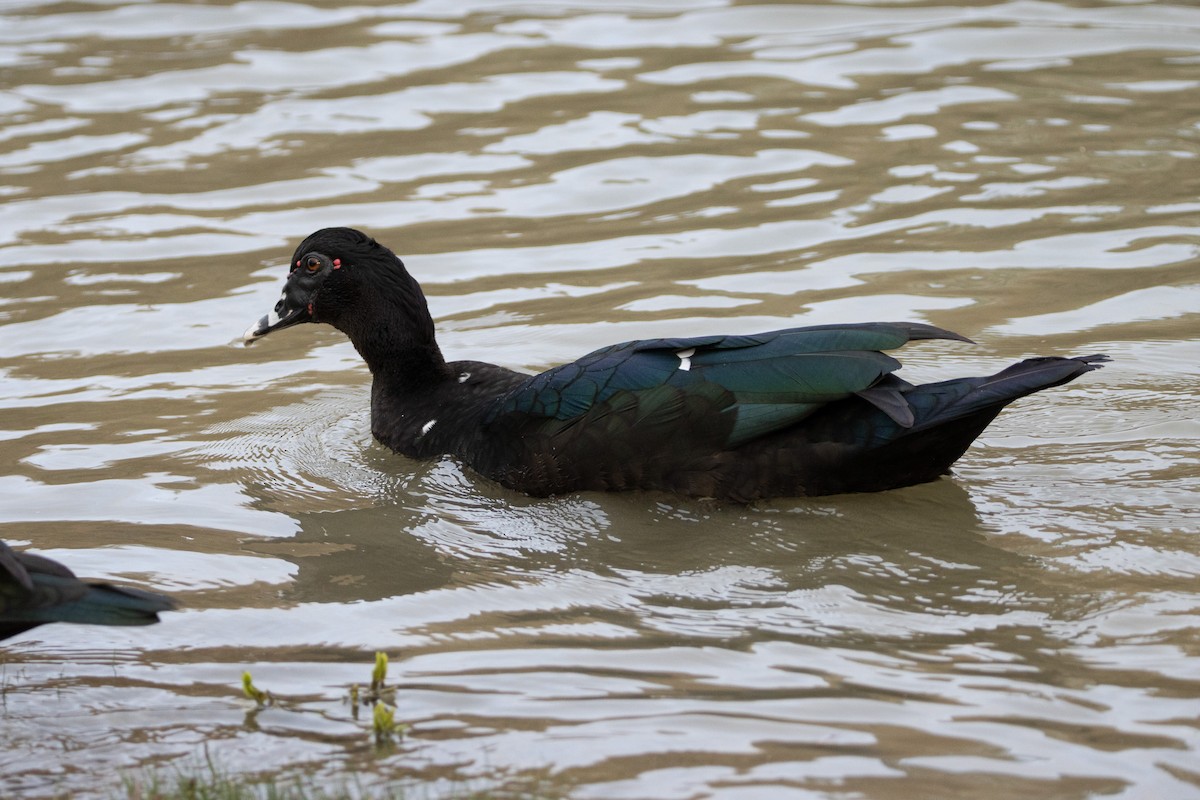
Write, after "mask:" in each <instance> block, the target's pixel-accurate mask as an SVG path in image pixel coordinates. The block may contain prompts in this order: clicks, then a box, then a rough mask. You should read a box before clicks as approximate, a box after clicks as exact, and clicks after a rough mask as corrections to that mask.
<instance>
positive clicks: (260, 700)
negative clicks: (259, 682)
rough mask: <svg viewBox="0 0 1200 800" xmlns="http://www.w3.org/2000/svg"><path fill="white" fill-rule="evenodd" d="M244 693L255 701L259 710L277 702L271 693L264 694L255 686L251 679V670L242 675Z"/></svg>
mask: <svg viewBox="0 0 1200 800" xmlns="http://www.w3.org/2000/svg"><path fill="white" fill-rule="evenodd" d="M242 693H243V694H244V695H246V697H249V698H250V699H251V700H253V701H254V702H255V704H256V705H257V706H258V707H259V708H262V707H263V706H269V705H271V704H272V703H274V702H275V698H274V697H272V696H271V693H270V692H264V691H263V690H262V689H259V688H258V687H257V686H255V685H254V679H253V678H251V677H250V670H246V671H245V672H243V673H242Z"/></svg>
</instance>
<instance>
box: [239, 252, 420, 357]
mask: <svg viewBox="0 0 1200 800" xmlns="http://www.w3.org/2000/svg"><path fill="white" fill-rule="evenodd" d="M290 267H291V271H290V272H289V273H288V276H287V282H286V283H285V284H284V286H283V292H282V293H281V294H280V296H279V302H278V303H276V304H275V307H274V308H273V309H272V310H271V311H270V313H268V314H266V315H264V316H263V317H262V318H260V319H259V320H258V321H257V322H255V323H254V324H253V325H251V326H250V327H249V328H247V329H246V332H245V333H244V334H242V340H243V341H244V342H245V343H246V344H252V343H253V342H255V341H257V340H258V339H261V338H262V337H264V336H266V335H267V334H268V333H273V332H274V331H278V330H283V329H284V328H290V327H292V326H294V325H299V324H300V323H302V322H326V323H329V324H331V325H333V326H334V327H335V328H339V329H342V330H345V327H344V325H343V322H344V321H345V319H344V318H345V317H346V316H347V313H346V312H348V311H353V310H357V309H361V308H363V307H364V306H367V305H370V302H369V301H364V300H363V299H362V297H363V295H364V289H365V288H367V287H369V286H370V285H371V284H379V283H394V282H396V279H397V278H399V279H400V282H407V281H411V279H410V278H408V274H407V273H406V272H405V270H404V265H403V264H402V263H401V262H400V259H399V258H397V257H396V255H395V254H394V253H393V252H392V251H390V250H388V249H387V248H386V247H384V246H383V245H381V244H379V243H377V242H376V241H375V240H374V239H372V238H371V237H370V236H367V235H366V234H365V233H363V232H361V231H357V230H355V229H353V228H323V229H321V230H319V231H317V232H316V233H313V234H310V235H309V236H308V237H307V238H306V239H305V240H304V241H303V242H301V243H300V246H299V247H297V248H296V251H295V252H294V253H293V254H292V260H291V263H290ZM389 273H391V274H389ZM379 288H382V287H379ZM368 294H369V292H368Z"/></svg>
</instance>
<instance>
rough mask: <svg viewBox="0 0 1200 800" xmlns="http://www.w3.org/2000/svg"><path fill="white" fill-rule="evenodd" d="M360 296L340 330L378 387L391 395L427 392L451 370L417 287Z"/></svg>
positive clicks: (423, 298)
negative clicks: (360, 305) (348, 321)
mask: <svg viewBox="0 0 1200 800" xmlns="http://www.w3.org/2000/svg"><path fill="white" fill-rule="evenodd" d="M413 288H414V291H410V292H400V293H392V292H386V293H384V292H379V293H374V294H373V295H372V296H370V297H366V298H363V301H365V302H364V303H363V305H367V306H369V307H370V308H369V312H370V313H362V312H363V311H368V309H360V311H359V312H358V313H356V314H355V316H354V321H353V322H352V323H351V324H349V325H346V326H345V327H344V328H343V330H344V331H345V333H346V334H347V335H348V336H349V337H350V341H351V342H352V343H353V344H354V348H355V349H356V350H358V354H359V355H360V356H362V358H363V361H365V362H366V363H367V367H368V368H369V369H370V370H371V375H372V376H373V377H374V379H375V384H376V386H377V387H378V388H379V389H382V390H383V391H385V392H387V393H389V394H392V395H405V394H410V393H423V392H427V391H428V390H429V389H431V388H432V387H433V386H435V385H437V384H438V383H440V382H442V381H443V380H444V379H445V378H446V376H447V375H448V374H449V373H448V371H447V368H446V360H445V359H444V358H443V357H442V351H441V349H440V348H439V347H438V345H437V340H436V339H435V338H434V331H433V318H432V317H431V316H430V315H429V307H428V306H427V305H426V303H425V297H424V296H423V295H422V294H421V291H420V289H419V288H417V287H416V286H415V282H414V286H413Z"/></svg>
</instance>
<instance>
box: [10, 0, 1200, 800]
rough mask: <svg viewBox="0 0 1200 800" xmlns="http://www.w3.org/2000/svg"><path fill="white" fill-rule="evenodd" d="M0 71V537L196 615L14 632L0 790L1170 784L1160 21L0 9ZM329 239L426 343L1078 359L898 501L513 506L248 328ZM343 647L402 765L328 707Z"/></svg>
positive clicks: (1181, 431) (1176, 356)
mask: <svg viewBox="0 0 1200 800" xmlns="http://www.w3.org/2000/svg"><path fill="white" fill-rule="evenodd" d="M0 66H2V67H3V80H2V81H0V172H2V173H3V177H4V180H3V183H2V185H0V199H2V204H0V284H2V285H3V286H2V288H3V297H2V299H0V374H2V375H3V380H2V381H0V464H2V465H3V466H2V467H0V537H2V538H3V539H4V540H6V541H9V542H11V543H14V544H16V545H19V546H28V547H30V548H31V549H36V550H37V551H39V552H43V553H46V554H48V555H50V556H52V557H54V558H58V559H61V560H62V561H64V562H66V563H68V564H69V565H70V566H71V567H73V568H74V569H75V570H76V571H77V572H78V573H79V574H81V575H86V576H91V577H105V578H111V579H117V580H121V581H125V582H128V583H131V584H134V585H138V586H142V587H145V588H150V589H153V590H158V591H167V592H171V593H173V594H175V595H177V596H178V597H179V598H180V599H181V600H182V601H183V602H184V603H185V604H186V610H184V611H182V612H180V613H177V614H172V615H170V616H169V617H168V618H167V619H166V620H165V622H164V623H163V624H161V625H158V626H155V627H153V628H145V629H91V628H72V627H65V626H51V627H44V628H41V629H39V630H36V631H34V632H32V633H29V634H25V635H23V636H22V637H20V638H18V639H15V640H12V641H10V642H7V643H6V644H5V645H4V648H3V654H2V659H3V674H2V680H3V705H2V709H3V725H0V795H3V796H16V797H30V798H40V797H53V796H57V795H63V794H66V795H70V796H72V797H91V796H99V797H103V796H107V795H108V793H109V792H110V791H111V790H112V789H113V787H118V786H119V780H120V779H119V774H118V773H119V771H120V770H121V769H128V770H133V771H135V772H136V771H137V770H138V769H141V768H145V767H147V766H150V765H163V764H167V765H181V764H190V763H196V761H197V760H202V759H203V758H204V754H205V753H207V754H208V755H209V756H211V757H212V758H213V759H214V760H215V761H217V762H219V763H221V764H222V765H224V766H225V767H227V768H228V769H230V770H233V771H235V772H247V773H252V774H253V773H263V772H265V773H268V774H283V775H288V774H296V773H309V774H313V775H316V776H317V777H318V779H319V780H325V779H328V780H330V781H336V780H337V779H338V776H341V775H345V774H347V772H349V771H353V772H355V773H357V774H359V775H360V776H362V778H363V779H365V780H367V781H368V782H370V781H374V780H378V781H391V780H398V781H402V782H404V783H409V784H414V785H415V786H416V787H417V789H416V795H415V796H422V797H423V796H442V795H449V794H453V793H454V792H459V791H461V790H462V788H463V787H464V786H468V787H474V788H488V787H510V788H512V787H518V788H520V787H529V786H536V787H538V788H539V790H540V791H544V792H546V793H548V794H556V795H565V796H570V797H573V798H580V800H584V799H587V798H654V799H655V800H671V799H673V798H680V799H681V800H682V799H684V798H688V799H689V800H690V799H691V798H750V797H755V798H757V797H762V798H768V797H769V798H793V797H795V798H812V797H870V798H911V797H936V796H950V795H954V796H956V797H978V798H993V797H998V796H1017V795H1018V794H1020V795H1024V796H1032V797H1054V798H1074V797H1091V796H1100V795H1104V796H1116V797H1130V798H1134V797H1139V798H1140V797H1164V798H1165V797H1170V798H1186V797H1200V677H1198V676H1200V635H1198V632H1200V588H1198V587H1200V582H1198V580H1197V579H1198V578H1200V522H1198V518H1200V459H1198V457H1197V442H1198V440H1200V422H1198V420H1197V414H1196V402H1195V386H1196V382H1197V379H1198V378H1200V366H1198V365H1200V334H1198V331H1200V326H1198V325H1197V322H1198V321H1200V271H1198V261H1197V256H1198V250H1200V201H1198V200H1197V197H1198V196H1200V177H1198V176H1200V165H1198V163H1197V157H1198V156H1200V114H1198V113H1197V110H1196V109H1197V106H1196V104H1195V98H1196V96H1197V90H1198V89H1200V10H1198V9H1197V8H1195V7H1194V6H1191V5H1190V4H1184V3H1180V4H1177V5H1173V4H1170V3H1073V2H1065V0H1064V2H1034V1H1029V0H1018V1H1017V2H996V3H984V2H979V3H960V4H957V5H954V6H946V5H936V4H928V3H890V2H860V3H828V4H819V3H786V4H764V5H750V4H730V3H727V2H717V1H716V0H713V1H702V2H695V0H689V1H688V2H674V1H673V0H628V2H621V3H618V4H612V3H606V2H600V0H578V2H567V3H559V2H556V3H549V2H534V1H533V0H531V1H529V2H506V1H505V0H465V1H464V2H455V3H448V2H437V1H436V0H417V2H412V3H409V4H401V5H386V4H374V3H362V4H357V5H354V6H348V7H342V6H338V5H329V6H325V5H322V4H316V3H313V4H310V5H306V4H304V3H300V2H259V1H258V0H247V2H237V3H218V4H206V5H188V4H171V3H144V4H128V5H121V4H115V3H104V2H97V3H89V4H67V5H64V4H51V3H21V2H15V3H8V4H6V5H5V6H4V8H3V10H2V11H0ZM341 224H348V225H354V226H357V227H362V228H365V229H367V230H369V231H370V232H371V233H372V234H374V235H376V236H378V237H379V238H380V239H382V240H383V241H385V242H387V243H389V244H390V245H391V246H392V247H393V248H395V249H396V250H397V251H398V252H400V253H401V254H403V255H404V257H405V260H406V263H407V264H408V266H409V268H410V270H411V271H412V272H413V274H414V275H415V276H416V277H417V278H418V279H419V280H420V281H421V282H422V284H423V285H424V287H425V289H426V291H427V293H428V294H429V298H430V304H431V307H432V310H433V312H434V314H435V316H436V318H437V321H438V325H439V331H440V341H441V343H442V346H443V349H444V351H445V352H446V355H447V357H448V358H452V359H457V358H479V359H486V360H490V361H494V362H496V363H500V364H504V365H506V366H509V367H513V368H517V369H524V370H529V371H534V370H539V369H543V368H546V367H548V366H551V365H554V364H556V363H560V362H562V361H564V360H569V359H573V358H575V357H577V356H578V355H581V354H582V353H584V352H586V351H588V350H590V349H592V348H594V347H595V346H597V345H600V344H604V343H608V342H615V341H620V340H624V339H631V338H642V337H652V336H660V335H694V334H702V333H713V332H754V331H759V330H766V329H771V328H776V327H782V326H787V325H802V324H810V323H823V322H830V321H861V320H872V319H906V320H916V321H923V322H929V323H933V324H936V325H941V326H944V327H947V328H950V329H952V330H955V331H958V332H960V333H962V334H964V335H966V336H968V337H970V338H972V339H974V340H976V341H977V342H978V343H979V344H978V345H977V346H974V347H970V346H967V345H963V344H959V343H953V342H926V343H920V344H916V345H913V346H911V347H909V348H908V349H907V350H906V351H905V353H904V355H903V358H904V360H905V364H906V366H905V369H904V372H903V374H904V375H905V377H907V378H909V379H910V380H929V379H941V378H946V377H952V376H955V375H964V374H985V373H986V372H989V371H994V370H996V369H998V368H1000V367H1002V366H1003V365H1005V364H1007V363H1010V362H1011V361H1013V360H1016V359H1019V358H1021V357H1024V356H1028V355H1033V354H1046V355H1050V354H1059V355H1081V354H1089V353H1095V352H1106V353H1108V354H1110V355H1111V356H1112V357H1113V359H1114V362H1113V363H1112V364H1111V365H1110V366H1108V367H1107V368H1106V369H1104V370H1103V371H1101V372H1098V373H1092V374H1089V375H1087V376H1085V377H1084V378H1082V379H1081V380H1079V381H1077V382H1076V383H1073V384H1071V385H1070V386H1067V387H1062V388H1058V389H1054V390H1051V391H1047V392H1044V393H1041V394H1038V395H1036V396H1034V397H1031V398H1028V399H1026V400H1023V401H1021V402H1020V403H1019V404H1017V405H1016V406H1014V407H1013V408H1012V409H1010V410H1009V411H1008V412H1006V413H1005V414H1004V415H1002V416H1001V417H1000V419H999V420H998V421H997V422H996V423H995V424H994V425H993V426H992V427H991V428H990V429H989V430H988V431H987V432H986V433H985V434H984V436H983V437H982V438H981V439H980V441H979V442H978V443H977V444H976V445H975V446H973V447H972V448H971V450H970V451H968V453H967V454H966V456H965V457H964V458H963V459H962V460H961V462H960V463H959V465H958V467H957V469H956V471H955V474H954V475H953V476H951V477H949V478H946V479H944V480H941V481H939V482H937V483H933V484H928V485H925V486H919V487H913V488H911V489H905V490H900V491H894V492H889V493H884V494H878V495H869V496H848V497H833V498H820V499H815V500H779V501H774V502H771V503H763V504H759V505H756V506H752V507H749V508H740V507H713V506H711V505H707V504H703V503H698V502H692V501H686V500H680V499H675V498H670V497H665V496H657V495H649V494H631V495H621V496H603V495H596V494H583V495H578V496H570V497H560V498H553V499H548V500H532V499H529V498H525V497H522V496H520V495H517V494H514V493H512V492H509V491H507V490H504V489H502V488H499V487H497V486H495V485H492V484H490V483H488V482H487V481H484V480H481V479H479V478H478V477H476V476H475V475H473V474H471V473H469V472H467V471H464V470H463V469H462V468H461V467H460V466H459V465H458V464H457V463H455V462H454V461H452V460H442V461H438V462H432V463H416V462H411V461H408V460H406V459H403V458H400V457H397V456H394V455H392V454H390V453H388V452H386V451H384V450H383V449H382V448H380V447H379V446H378V445H376V444H375V443H373V442H372V441H371V438H370V435H369V431H368V409H367V392H368V386H369V375H368V373H367V371H366V369H365V368H364V367H363V366H362V364H361V363H360V362H359V360H358V358H357V355H356V354H355V352H354V351H353V349H352V348H351V347H350V346H349V344H348V343H347V342H346V341H345V340H344V338H343V337H342V336H341V335H340V334H338V333H337V332H336V331H333V330H331V329H328V328H318V327H317V326H305V327H303V328H298V329H294V330H290V331H287V332H284V333H280V334H278V335H276V336H272V337H271V338H269V339H267V340H265V341H264V342H262V343H261V344H260V345H259V346H256V347H254V348H251V349H247V348H243V347H242V346H241V345H240V342H239V337H240V334H241V331H242V330H244V329H245V327H246V326H247V325H248V324H249V323H250V322H251V321H253V320H254V319H257V318H258V317H259V316H260V315H261V314H263V313H264V312H265V311H266V310H267V309H268V308H269V307H270V305H271V304H272V303H274V301H275V298H276V297H277V295H278V291H279V287H280V283H281V281H282V278H283V276H284V274H285V272H286V260H287V258H288V256H289V255H290V253H291V251H292V248H293V247H294V246H295V244H296V243H297V242H298V241H299V240H300V239H301V238H302V237H303V236H305V235H306V234H307V233H309V232H310V231H311V230H313V229H315V228H318V227H323V226H326V225H341ZM376 650H383V651H386V652H388V653H389V654H390V655H391V657H392V664H393V665H392V673H391V674H392V678H393V680H394V681H395V682H396V683H398V684H399V686H400V687H401V689H400V692H399V695H398V698H397V699H398V706H399V710H398V714H399V716H401V717H402V718H403V719H405V720H406V721H408V722H409V723H411V725H412V729H411V731H410V733H409V735H408V737H407V738H406V739H405V740H404V741H403V742H401V743H400V744H399V745H398V746H397V747H395V748H392V749H383V750H378V749H376V748H375V747H374V746H373V744H372V742H371V739H370V736H369V732H368V723H367V718H366V717H363V718H361V719H355V718H354V716H353V715H352V714H351V709H350V707H349V706H348V705H347V703H346V702H345V700H344V697H345V693H346V689H347V687H348V686H349V685H350V684H351V683H361V682H363V681H365V680H366V679H367V678H368V676H369V669H370V663H371V661H372V659H373V654H374V652H375V651H376ZM244 669H249V670H250V671H251V672H252V673H253V674H254V676H255V679H256V681H257V682H258V683H259V684H260V685H262V686H264V687H265V688H268V689H270V690H271V691H272V692H274V693H275V694H276V695H277V696H279V697H280V698H281V702H280V704H279V705H278V706H276V707H273V708H268V709H265V710H262V711H254V710H253V708H252V706H251V704H250V703H249V702H248V701H246V700H245V699H243V698H242V697H241V695H240V689H239V685H238V684H239V680H240V676H241V673H242V671H243V670H244ZM114 767H115V768H117V769H114Z"/></svg>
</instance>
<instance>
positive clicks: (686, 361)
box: [675, 347, 696, 372]
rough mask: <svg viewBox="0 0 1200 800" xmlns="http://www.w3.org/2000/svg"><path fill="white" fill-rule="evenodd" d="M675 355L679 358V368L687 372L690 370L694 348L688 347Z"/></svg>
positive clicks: (694, 353)
mask: <svg viewBox="0 0 1200 800" xmlns="http://www.w3.org/2000/svg"><path fill="white" fill-rule="evenodd" d="M675 355H676V357H678V358H679V368H680V369H681V370H683V371H684V372H687V371H688V370H690V369H691V368H692V356H694V355H696V348H694V347H689V348H688V349H686V350H678V351H676V352H675Z"/></svg>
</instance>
